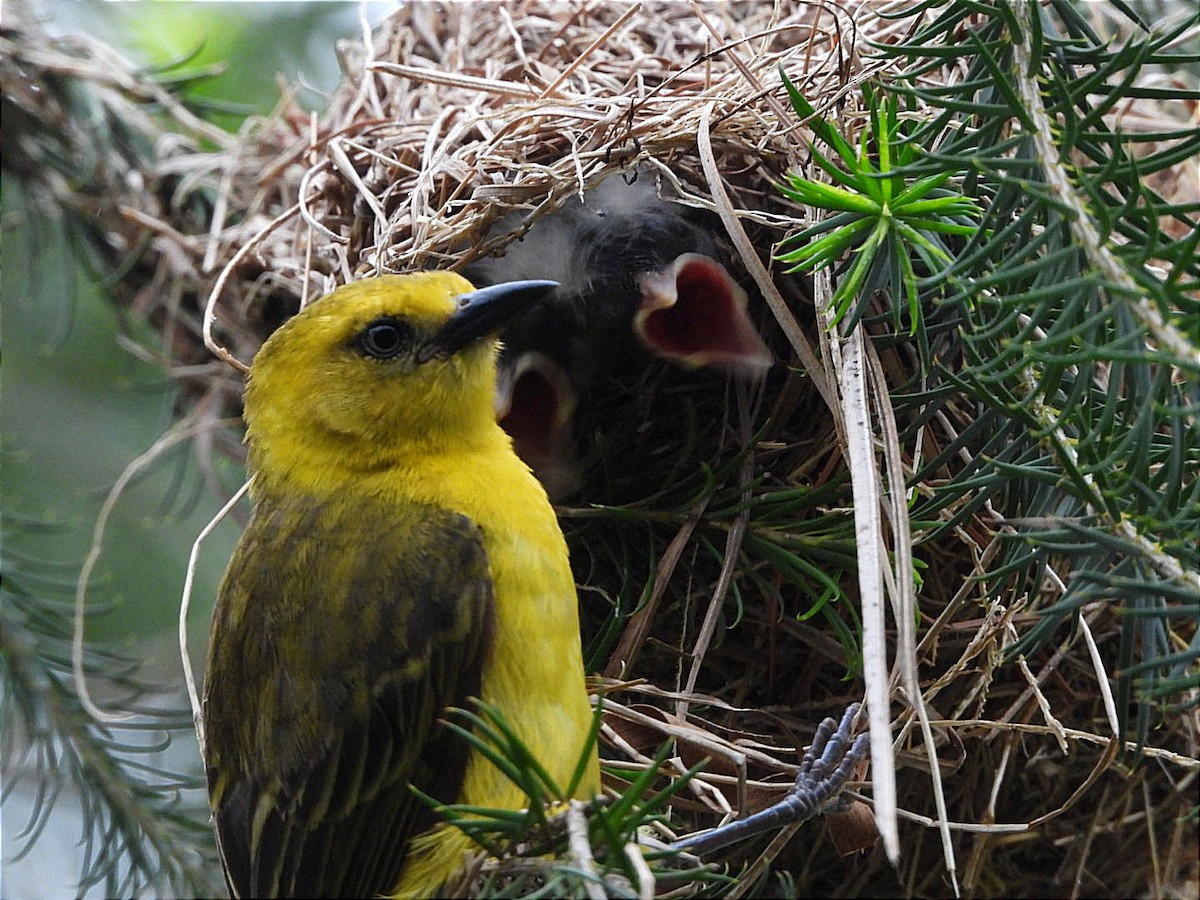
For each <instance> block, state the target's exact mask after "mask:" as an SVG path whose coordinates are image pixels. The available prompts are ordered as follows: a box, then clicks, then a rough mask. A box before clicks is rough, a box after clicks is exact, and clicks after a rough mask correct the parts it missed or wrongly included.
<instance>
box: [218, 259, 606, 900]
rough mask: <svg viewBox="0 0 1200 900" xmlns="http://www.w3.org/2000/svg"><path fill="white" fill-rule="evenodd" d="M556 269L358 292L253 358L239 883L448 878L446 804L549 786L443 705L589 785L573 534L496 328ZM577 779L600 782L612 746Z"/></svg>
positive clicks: (228, 751)
mask: <svg viewBox="0 0 1200 900" xmlns="http://www.w3.org/2000/svg"><path fill="white" fill-rule="evenodd" d="M553 288H554V283H553V282H518V283H508V284H499V285H495V286H493V287H490V288H485V289H483V290H480V291H475V290H474V289H473V288H472V286H471V285H470V284H469V283H468V282H467V281H466V280H464V279H463V278H461V277H459V276H457V275H454V274H452V273H447V272H425V273H419V274H410V275H387V276H382V277H378V278H371V279H367V280H363V281H359V282H357V283H354V284H351V285H347V286H345V287H342V288H339V289H338V290H336V291H334V292H333V293H332V294H330V295H329V296H327V297H324V298H322V299H320V300H318V301H316V302H315V303H313V304H312V305H310V306H309V307H308V308H306V309H305V310H303V311H302V312H301V313H299V314H298V315H296V316H295V317H293V318H292V319H291V320H289V321H288V322H287V323H285V324H284V325H283V326H282V327H281V328H280V329H279V330H278V331H277V332H276V333H275V334H274V335H272V337H271V338H270V339H269V340H268V341H267V342H266V343H265V344H264V345H263V347H262V349H261V350H260V351H259V353H258V355H257V356H256V357H255V360H254V364H253V366H252V368H251V371H250V376H249V381H248V383H247V387H246V395H245V420H246V428H247V442H248V444H249V468H250V472H251V475H252V482H251V494H252V497H253V499H254V513H253V516H252V518H251V520H250V522H249V524H248V526H247V527H246V530H245V533H244V534H243V536H242V538H241V541H240V543H239V544H238V547H237V550H236V552H235V553H234V556H233V559H232V560H231V562H230V564H229V569H228V571H227V572H226V575H225V579H224V581H223V583H222V585H221V589H220V595H219V598H218V602H217V608H216V611H215V613H214V617H213V624H212V634H211V638H210V644H209V652H208V668H207V676H206V681H205V692H204V708H203V721H204V732H205V747H204V755H205V763H206V767H207V771H208V782H209V799H210V804H211V807H212V810H213V818H214V823H215V826H216V831H217V838H218V844H219V846H220V849H221V855H222V860H223V864H224V867H225V874H226V880H227V882H228V884H229V887H230V890H231V892H232V893H233V894H234V895H235V896H243V897H248V896H310V897H314V896H359V897H367V896H373V895H378V894H384V895H395V896H429V895H434V894H436V893H437V891H438V890H439V888H440V887H441V885H442V884H443V883H444V882H445V881H446V880H447V878H449V877H451V876H452V875H453V874H454V873H455V872H456V871H457V870H458V869H459V868H460V867H461V865H462V863H463V858H464V851H466V850H469V849H471V848H472V847H473V846H474V845H473V844H472V842H471V841H470V839H469V838H467V837H466V836H465V835H463V834H462V833H461V832H460V831H458V830H457V829H455V828H453V827H452V826H448V825H445V824H440V823H439V822H438V821H437V818H436V816H435V815H434V814H433V813H432V811H431V810H430V808H429V807H428V805H427V804H426V803H424V802H423V801H422V800H421V799H419V798H418V797H417V796H416V795H415V794H414V793H413V791H412V788H413V787H415V788H418V789H420V790H421V791H423V792H424V793H426V794H430V795H432V796H433V797H435V798H437V799H438V800H439V801H442V802H446V803H466V804H473V805H479V806H485V807H497V808H506V809H520V808H523V807H524V806H525V805H526V804H527V802H528V800H527V798H526V797H525V796H524V795H523V794H522V793H521V792H520V790H519V789H518V788H517V787H516V786H515V785H513V784H512V782H510V781H508V780H507V779H506V778H505V777H504V776H503V775H502V774H501V773H500V772H499V771H498V770H497V769H496V768H495V767H494V766H493V765H492V764H491V763H489V762H488V761H487V760H486V759H484V758H483V757H482V756H480V755H479V754H477V753H476V752H474V751H470V750H469V749H468V747H467V745H466V744H465V742H463V741H462V740H461V738H456V737H455V736H454V734H453V733H452V732H451V731H450V730H449V729H447V728H444V727H443V726H441V725H439V723H438V719H439V717H441V716H442V715H443V714H444V711H445V709H446V708H447V707H449V706H462V705H463V704H465V703H466V701H467V698H468V697H471V696H478V697H480V698H482V699H483V700H484V701H485V702H487V703H489V704H492V705H493V706H495V707H496V708H498V709H499V710H500V712H502V713H503V714H504V716H505V717H506V719H507V721H508V722H509V723H510V724H511V725H512V726H514V727H515V729H516V731H517V732H518V734H519V735H520V737H521V738H522V739H523V740H524V741H525V743H526V744H527V746H529V747H530V748H531V749H532V750H533V752H534V753H535V755H537V756H538V757H539V759H540V761H541V763H542V764H543V765H544V766H545V768H546V770H547V771H548V773H549V774H550V776H551V777H552V778H553V779H554V780H555V782H556V783H557V784H559V785H566V784H568V783H569V781H570V778H571V774H572V772H573V771H574V769H575V767H576V765H577V764H578V761H579V759H580V757H581V755H582V754H583V753H584V748H585V743H586V737H587V734H588V730H589V726H590V724H591V710H590V706H589V703H588V698H587V693H586V689H585V686H584V677H583V664H582V658H581V652H580V640H579V622H578V609H577V600H576V593H575V585H574V581H573V578H572V575H571V570H570V568H569V566H568V562H567V549H566V544H565V542H564V540H563V536H562V532H561V531H560V530H559V527H558V523H557V520H556V518H555V515H554V511H553V509H552V508H551V506H550V504H549V502H548V501H547V499H546V495H545V493H544V491H543V489H542V487H541V486H540V485H539V484H538V482H537V481H536V480H535V479H534V477H533V475H532V474H531V473H530V471H529V469H528V468H527V467H526V466H525V465H524V464H523V463H522V462H521V461H520V460H519V459H518V458H517V457H516V455H515V454H514V453H513V450H512V445H511V442H510V440H509V438H508V436H507V435H506V434H505V433H504V432H503V431H502V430H501V429H500V427H499V426H498V425H497V424H496V421H495V414H494V408H493V395H494V391H495V378H496V355H497V351H498V345H497V341H496V340H495V338H494V335H495V333H496V332H497V331H499V329H500V328H501V327H502V326H503V325H504V324H505V323H506V322H508V321H509V320H510V319H512V317H513V316H514V315H515V314H516V313H518V312H519V311H520V310H521V309H522V308H523V307H524V306H525V305H527V304H528V303H529V302H531V301H533V300H535V299H536V298H538V297H540V296H542V295H544V294H545V293H547V292H548V291H550V290H552V289H553ZM589 752H590V753H591V756H592V758H591V760H590V761H589V763H588V766H587V768H586V774H585V777H584V778H583V779H582V781H581V783H580V784H579V787H578V789H577V791H576V795H577V796H578V797H580V798H590V797H592V796H594V795H595V794H596V793H597V792H598V791H599V787H600V777H599V768H598V763H597V760H596V758H595V751H594V750H591V751H589Z"/></svg>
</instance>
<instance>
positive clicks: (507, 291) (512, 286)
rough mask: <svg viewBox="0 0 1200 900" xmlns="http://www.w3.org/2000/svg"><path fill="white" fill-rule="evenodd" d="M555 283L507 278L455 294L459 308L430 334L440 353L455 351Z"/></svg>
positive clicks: (504, 321)
mask: <svg viewBox="0 0 1200 900" xmlns="http://www.w3.org/2000/svg"><path fill="white" fill-rule="evenodd" d="M556 287H558V282H557V281H509V282H505V283H504V284H493V285H492V286H491V287H485V288H480V289H479V290H477V291H472V292H471V293H469V294H461V295H459V297H458V298H457V300H456V302H457V303H458V308H457V309H455V310H454V312H453V314H451V316H450V318H449V319H448V320H447V321H446V324H445V325H443V326H442V327H441V329H440V330H439V331H438V333H437V334H435V335H434V337H433V347H434V348H436V350H437V351H439V352H441V353H447V354H449V353H456V352H458V351H459V350H461V349H462V348H463V347H465V346H467V345H468V344H470V343H473V342H474V341H477V340H479V339H480V338H483V337H488V336H489V335H493V334H497V333H498V332H499V331H500V329H502V328H503V327H504V326H505V325H507V324H508V323H509V322H510V321H511V320H512V319H513V318H515V317H516V316H517V315H518V314H519V313H521V312H522V311H524V310H526V309H528V308H529V307H530V305H531V304H533V303H536V302H537V301H538V300H540V299H541V298H542V297H545V296H546V295H547V294H549V293H550V292H551V291H553V290H554V289H555V288H556Z"/></svg>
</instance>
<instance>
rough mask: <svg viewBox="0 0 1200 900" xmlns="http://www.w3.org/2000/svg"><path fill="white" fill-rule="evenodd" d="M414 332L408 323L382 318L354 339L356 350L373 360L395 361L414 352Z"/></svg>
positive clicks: (369, 325) (391, 318)
mask: <svg viewBox="0 0 1200 900" xmlns="http://www.w3.org/2000/svg"><path fill="white" fill-rule="evenodd" d="M413 341H414V332H413V329H412V326H411V325H409V324H408V323H407V322H403V321H401V320H400V319H396V318H393V317H391V316H381V317H380V318H378V319H376V320H375V321H373V322H371V323H369V324H368V325H367V326H366V327H364V328H363V330H362V331H360V332H359V333H358V334H357V335H356V336H355V338H354V346H355V349H357V350H358V352H359V353H361V354H362V355H363V356H369V357H370V358H371V359H395V358H396V357H397V356H401V355H402V354H404V353H407V352H409V351H410V350H412V347H413Z"/></svg>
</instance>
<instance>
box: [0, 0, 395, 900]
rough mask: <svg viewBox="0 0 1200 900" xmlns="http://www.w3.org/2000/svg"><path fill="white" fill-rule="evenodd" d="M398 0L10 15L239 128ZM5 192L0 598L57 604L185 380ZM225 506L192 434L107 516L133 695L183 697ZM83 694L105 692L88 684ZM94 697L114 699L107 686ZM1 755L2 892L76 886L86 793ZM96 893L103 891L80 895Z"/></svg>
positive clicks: (53, 228) (58, 1) (104, 628)
mask: <svg viewBox="0 0 1200 900" xmlns="http://www.w3.org/2000/svg"><path fill="white" fill-rule="evenodd" d="M394 6H395V4H394V3H366V4H358V3H349V2H328V3H326V2H320V3H317V2H312V3H303V2H301V3H281V2H270V3H192V2H184V3H158V2H129V3H99V2H71V0H52V2H41V3H28V4H21V3H10V4H6V8H5V14H6V15H5V19H6V20H7V21H5V23H4V24H5V25H6V26H8V25H10V24H11V22H12V19H13V18H14V16H13V13H14V12H15V13H16V14H17V15H18V16H19V17H20V18H21V19H22V20H31V19H35V20H40V21H41V22H42V23H43V24H44V26H45V27H46V28H47V30H49V31H50V32H51V33H52V34H55V35H62V36H69V35H72V34H82V35H87V36H89V37H91V38H93V39H96V40H99V41H103V42H105V43H107V44H109V45H110V46H112V47H113V48H114V49H115V50H117V51H118V52H119V53H121V54H123V55H124V56H126V57H127V58H128V59H129V60H130V62H131V63H133V65H134V66H138V67H148V68H153V69H160V70H166V71H169V72H170V75H169V76H168V77H169V78H177V79H182V80H184V81H186V85H185V86H184V88H183V96H184V97H186V98H187V99H188V100H189V101H190V103H191V105H192V106H193V108H194V109H197V110H201V111H203V112H204V115H205V117H206V118H208V119H209V121H212V122H213V123H215V124H217V125H219V126H220V127H222V128H224V129H226V130H228V131H231V132H237V131H238V129H239V127H240V126H241V124H242V122H243V121H244V120H245V119H246V118H247V117H248V116H253V115H264V114H267V113H270V112H271V111H272V109H273V108H274V107H275V106H276V105H277V103H278V102H279V100H280V84H281V83H288V84H291V85H298V86H299V91H298V92H297V94H296V96H295V100H296V102H297V103H298V104H299V105H300V106H302V107H304V108H306V109H311V110H320V109H321V108H322V106H323V104H324V103H325V100H326V97H327V94H328V92H329V91H330V90H332V88H333V87H334V86H335V85H336V83H337V80H338V77H339V73H340V70H339V66H338V58H337V53H336V43H337V41H338V40H339V39H340V38H344V37H355V36H360V35H361V34H362V29H363V22H364V21H365V22H367V23H368V24H373V23H375V22H378V21H379V19H381V18H382V17H383V16H385V15H386V14H387V13H388V12H389V11H390V10H391V9H393V8H394ZM6 115H7V113H6ZM5 152H6V153H7V147H6V148H5ZM0 200H2V203H3V248H2V257H0V258H2V260H3V268H2V270H0V297H2V298H3V301H2V308H0V309H2V316H3V318H2V329H3V340H4V368H3V406H2V408H0V441H2V444H0V453H2V456H0V509H2V513H3V529H4V532H3V555H4V575H5V582H6V591H17V592H29V593H34V594H41V595H45V594H46V593H51V594H53V595H54V596H55V597H56V598H58V599H59V601H60V602H61V603H64V604H67V603H70V602H72V598H73V596H74V593H75V581H76V578H77V575H78V573H79V571H80V568H81V566H82V563H83V561H84V559H85V557H86V556H87V554H88V552H89V548H90V547H91V545H92V543H93V531H94V528H95V526H96V522H97V517H98V516H99V514H100V511H101V507H102V505H103V504H104V501H105V498H106V497H107V495H108V493H109V490H110V488H111V487H112V486H113V484H114V483H115V482H116V480H117V479H118V478H119V477H120V476H121V473H122V472H123V471H124V470H125V469H126V467H127V466H129V465H130V463H131V462H132V461H133V460H134V459H135V458H136V457H138V456H139V455H141V454H143V453H145V452H146V451H147V450H148V449H150V448H151V447H152V445H154V444H155V442H156V441H157V440H158V439H159V438H160V437H161V436H162V435H163V433H164V431H165V430H166V429H167V427H168V426H169V425H170V423H171V420H172V416H173V411H174V408H175V402H176V397H175V391H176V387H175V383H174V382H172V381H171V380H170V379H169V378H168V377H167V375H166V374H165V373H164V371H163V370H162V369H161V368H160V367H159V366H158V365H155V364H154V363H153V362H152V361H149V358H148V355H147V354H146V353H145V352H142V351H139V350H138V349H137V347H136V345H137V344H139V343H142V344H144V345H146V346H153V345H154V343H155V342H156V340H158V339H157V338H156V337H155V336H153V335H152V334H151V333H150V330H149V328H146V327H145V326H140V325H138V324H136V323H132V322H130V321H125V320H122V319H119V314H118V311H117V310H116V308H115V307H114V305H113V304H112V303H111V302H109V301H108V300H107V299H106V296H105V291H106V288H105V285H103V284H101V283H98V282H97V280H96V278H95V276H94V274H93V272H94V266H93V262H94V261H93V260H92V259H91V258H90V256H89V248H88V246H87V245H86V242H85V241H83V240H81V239H80V236H79V234H78V233H77V232H76V231H75V228H74V226H75V223H74V222H72V221H71V220H70V219H69V218H60V217H58V216H57V215H56V214H55V211H54V210H44V213H45V214H44V215H39V214H38V210H37V204H38V202H39V197H38V196H37V195H36V194H34V193H32V192H29V191H27V190H25V186H24V184H23V181H22V179H21V178H20V177H15V176H13V174H12V173H11V172H10V171H9V170H8V169H7V168H6V170H5V177H4V184H3V191H2V193H0ZM218 465H220V466H222V467H223V471H222V472H221V473H219V474H220V476H221V477H222V479H223V480H225V481H227V482H229V483H233V484H236V483H237V481H238V480H240V478H241V473H240V471H237V468H238V467H237V465H236V463H233V462H230V461H229V460H228V459H225V458H222V459H221V461H220V462H219V463H218ZM218 505H219V504H218V501H217V500H216V497H215V495H214V494H213V493H212V492H211V491H209V490H206V489H205V487H204V483H203V478H202V475H201V472H200V471H199V469H198V466H197V464H196V460H195V458H194V453H193V450H192V447H191V444H190V442H188V443H185V444H184V445H181V446H180V447H178V448H176V449H175V451H173V452H172V451H170V450H168V451H167V452H166V453H164V454H163V455H162V456H161V457H160V458H158V459H156V460H155V461H154V462H153V463H152V464H151V465H149V466H148V467H147V468H145V469H143V470H142V472H141V473H140V474H139V475H137V476H135V478H134V479H133V481H132V483H131V484H130V486H129V488H128V489H127V490H124V491H123V492H122V493H121V495H120V497H119V499H118V500H117V502H116V504H115V506H114V507H113V509H112V513H111V516H110V518H109V519H108V523H107V527H106V529H105V531H104V534H103V537H102V543H101V545H100V554H99V557H98V558H97V561H96V565H95V568H94V570H93V574H92V578H91V580H90V584H89V587H88V593H87V608H88V611H89V618H88V622H87V636H88V639H89V640H91V639H100V640H104V641H108V642H111V643H113V644H115V645H116V646H117V647H119V648H122V655H123V656H125V657H128V658H131V659H139V660H144V668H143V670H142V672H141V673H140V678H141V679H142V680H144V681H145V682H148V683H150V684H153V685H157V686H158V687H159V689H160V691H161V694H160V695H159V696H145V697H143V698H142V699H141V702H142V703H143V704H144V705H147V706H151V707H163V708H182V707H185V706H186V697H185V695H184V693H183V677H182V668H181V662H180V656H179V651H178V643H177V639H176V622H177V617H178V611H179V603H180V596H181V590H182V587H183V583H184V573H185V569H186V565H187V559H188V554H189V551H190V549H191V545H192V542H193V541H194V540H195V538H196V536H197V534H198V533H199V532H200V530H201V529H202V528H203V527H204V525H205V524H206V523H207V522H208V521H209V520H210V518H211V517H212V516H213V514H214V513H215V512H216V511H217V508H218ZM239 530H240V529H239V526H238V525H237V524H236V523H235V522H230V521H226V522H225V523H223V524H222V525H221V526H219V527H218V528H217V529H216V530H215V531H214V532H213V534H212V535H211V536H210V537H209V538H208V540H207V542H206V544H205V545H204V547H203V549H202V552H201V554H200V556H199V564H198V568H197V570H196V575H195V578H196V580H195V586H194V590H193V604H192V610H191V614H190V616H189V633H190V637H191V640H190V645H191V648H192V653H193V658H194V660H195V661H196V662H197V663H199V662H201V661H202V660H203V653H204V650H203V648H204V641H205V635H206V634H207V629H208V620H209V615H210V613H211V608H212V600H213V597H214V595H215V592H216V588H217V584H218V581H219V579H220V576H221V573H222V571H223V570H224V566H225V562H226V561H227V559H228V557H229V554H230V552H231V550H232V547H233V543H234V541H235V540H236V537H237V534H238V532H239ZM5 601H6V602H9V601H10V598H9V597H5ZM9 638H13V639H19V638H20V636H19V635H9ZM92 688H93V690H101V691H102V688H97V687H96V685H95V684H93V685H92ZM46 689H47V690H52V689H53V686H52V685H49V684H48V685H46ZM96 700H97V702H99V703H100V704H101V706H104V705H105V704H104V701H105V696H104V695H103V693H101V694H100V695H99V696H97V697H96ZM5 720H6V722H7V721H11V720H10V719H9V717H8V716H5ZM145 734H146V740H147V742H148V743H149V744H153V743H154V742H156V741H162V739H163V733H162V732H161V731H158V730H156V729H153V728H151V729H150V730H148V731H147V732H146V733H145ZM173 738H174V739H173V741H172V742H171V743H170V745H169V746H165V747H164V748H163V749H161V750H159V751H157V752H154V753H149V754H146V753H141V754H138V756H137V759H138V760H139V762H140V763H143V764H145V765H150V766H154V767H158V768H160V769H162V770H165V771H171V772H185V773H188V772H190V773H191V774H192V775H193V776H196V777H198V776H199V775H200V774H201V773H200V769H199V755H198V751H197V748H196V745H195V740H194V738H191V737H190V734H189V732H188V731H187V730H186V729H183V730H180V731H177V732H175V734H174V735H173ZM122 739H128V736H127V735H123V736H122ZM63 750H64V748H62V747H56V748H55V747H51V748H50V749H49V751H48V752H49V753H50V754H51V755H52V756H53V755H54V754H55V753H59V754H61V753H62V752H63ZM5 762H6V765H5V779H4V781H5V784H4V790H5V792H6V793H8V794H10V796H9V797H8V798H7V799H6V802H5V804H4V806H3V809H2V815H3V819H2V826H0V832H2V835H3V847H2V851H0V852H2V857H0V859H2V862H0V896H3V897H5V898H13V900H19V898H32V897H69V896H77V895H78V887H77V884H78V878H79V873H80V871H81V870H82V869H84V860H85V858H86V857H87V856H88V855H89V854H90V853H94V852H95V851H96V849H97V848H96V847H95V846H93V845H90V844H89V842H88V841H87V839H86V834H87V832H86V830H85V828H84V810H83V809H82V808H81V805H80V801H79V798H78V795H77V794H76V793H75V792H73V791H70V790H69V789H67V790H65V791H64V792H63V793H62V794H60V795H59V796H58V797H57V798H56V800H55V802H54V803H53V804H48V803H46V802H45V801H46V797H45V796H43V795H42V793H41V792H42V791H43V790H44V788H45V786H44V784H43V783H42V779H40V778H39V777H36V772H35V771H33V770H29V769H25V770H23V769H22V768H21V767H19V766H17V767H13V766H10V765H8V763H9V762H10V761H9V760H7V759H6V761H5ZM43 762H49V763H50V764H51V765H53V764H54V762H55V760H54V759H50V760H45V759H44V760H43ZM198 788H199V782H198V781H196V782H195V783H193V784H191V785H189V786H187V787H186V788H185V790H184V791H183V792H182V794H181V800H180V802H181V803H182V804H183V805H184V806H188V805H190V804H199V803H202V802H203V796H202V791H200V790H199V789H198ZM47 810H49V812H48V814H47V815H43V813H44V812H45V811H47ZM34 835H37V839H36V840H31V838H32V837H33V836H34ZM204 838H205V836H204V835H203V834H200V835H197V840H201V841H202V840H204ZM208 840H209V842H210V843H211V838H209V839H208ZM209 849H211V848H209ZM26 851H27V852H26ZM212 874H216V873H215V871H214V872H212ZM105 893H108V891H106V890H105V888H104V885H103V884H97V885H94V886H93V888H92V890H90V891H88V892H87V893H86V894H85V895H86V896H102V895H104V894H105Z"/></svg>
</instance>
